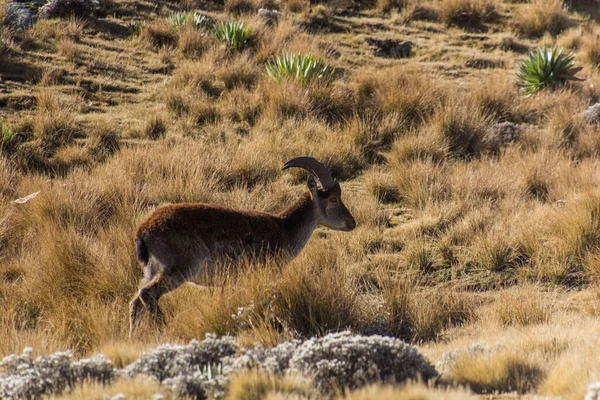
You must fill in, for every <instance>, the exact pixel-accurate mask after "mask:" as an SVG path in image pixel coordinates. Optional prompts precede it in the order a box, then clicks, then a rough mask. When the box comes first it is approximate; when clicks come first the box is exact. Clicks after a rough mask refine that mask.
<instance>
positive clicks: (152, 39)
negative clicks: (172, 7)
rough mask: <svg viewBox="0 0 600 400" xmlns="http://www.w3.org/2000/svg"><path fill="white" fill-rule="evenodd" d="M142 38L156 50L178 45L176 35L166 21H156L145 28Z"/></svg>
mask: <svg viewBox="0 0 600 400" xmlns="http://www.w3.org/2000/svg"><path fill="white" fill-rule="evenodd" d="M140 38H141V39H142V40H145V41H147V42H148V43H150V44H151V45H152V46H153V47H156V48H160V47H165V46H174V45H175V44H176V43H177V37H176V34H175V33H174V32H173V30H172V29H171V28H170V26H169V25H168V24H167V23H166V22H164V21H154V22H151V23H149V24H148V25H146V26H144V27H143V28H142V31H141V33H140Z"/></svg>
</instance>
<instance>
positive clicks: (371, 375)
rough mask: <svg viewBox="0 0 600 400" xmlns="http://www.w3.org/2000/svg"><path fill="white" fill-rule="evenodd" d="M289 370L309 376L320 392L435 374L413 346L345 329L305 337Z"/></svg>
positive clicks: (430, 376)
mask: <svg viewBox="0 0 600 400" xmlns="http://www.w3.org/2000/svg"><path fill="white" fill-rule="evenodd" d="M289 370H290V371H291V372H298V373H300V374H303V375H306V376H309V377H311V378H312V379H313V380H314V383H315V386H316V387H317V388H318V389H319V390H321V391H323V392H329V391H332V390H339V389H343V388H345V387H348V388H350V389H355V388H358V387H361V386H364V385H367V384H370V383H375V382H384V383H401V382H404V381H406V380H408V379H415V378H421V379H423V380H425V381H427V380H429V379H431V378H434V377H436V376H437V372H436V370H435V368H433V366H432V365H431V364H430V363H429V362H428V361H427V360H426V359H425V358H423V356H421V355H420V354H419V353H418V351H417V348H416V347H415V346H411V345H409V344H406V343H405V342H403V341H402V340H400V339H396V338H391V337H384V336H379V335H375V336H360V335H352V334H351V333H350V332H347V331H346V332H340V333H334V334H329V335H327V336H324V337H321V338H313V339H309V340H306V341H305V342H304V343H302V344H301V345H300V346H298V348H297V349H296V350H295V351H294V355H293V356H292V358H291V359H290V368H289Z"/></svg>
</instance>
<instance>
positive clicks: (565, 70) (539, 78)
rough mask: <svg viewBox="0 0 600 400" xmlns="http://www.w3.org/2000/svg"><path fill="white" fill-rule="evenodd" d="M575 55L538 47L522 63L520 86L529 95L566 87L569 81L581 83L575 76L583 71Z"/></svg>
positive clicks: (519, 74)
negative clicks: (562, 86)
mask: <svg viewBox="0 0 600 400" xmlns="http://www.w3.org/2000/svg"><path fill="white" fill-rule="evenodd" d="M574 59H575V54H573V53H567V54H566V53H565V52H564V50H563V49H562V48H561V49H557V48H556V47H553V48H552V49H548V48H547V47H546V46H545V45H544V47H538V49H537V50H536V51H530V52H529V55H528V57H527V59H526V60H523V61H521V64H520V65H519V72H518V76H517V79H518V85H519V86H520V87H521V90H523V92H525V93H526V94H528V95H531V94H535V93H537V92H539V91H540V90H542V89H546V88H552V87H556V86H561V85H564V84H565V83H566V82H568V81H580V80H581V79H579V78H578V77H576V76H575V74H576V73H577V72H579V71H580V70H581V67H576V66H575V63H574V62H573V60H574Z"/></svg>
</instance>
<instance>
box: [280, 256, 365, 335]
mask: <svg viewBox="0 0 600 400" xmlns="http://www.w3.org/2000/svg"><path fill="white" fill-rule="evenodd" d="M321 268H323V266H321ZM311 269H312V268H311ZM315 272H316V271H313V273H311V272H310V270H309V269H305V268H303V269H300V270H296V273H293V272H292V271H290V272H289V273H287V274H286V275H285V276H284V278H283V280H282V281H281V282H280V283H279V285H278V287H277V289H276V291H275V299H276V300H275V304H274V307H275V313H276V314H277V315H278V316H279V318H280V319H281V320H282V321H284V322H285V324H286V326H287V327H288V328H289V329H291V330H292V331H294V332H297V333H299V334H300V335H302V336H304V337H309V336H312V335H323V334H325V333H326V332H329V331H338V330H340V329H344V328H346V327H354V328H355V329H357V328H358V329H359V328H360V325H361V323H362V312H363V310H361V308H360V298H359V296H358V292H357V290H356V288H355V287H353V285H352V282H351V281H350V280H349V279H348V277H347V276H344V274H343V273H342V271H339V270H337V271H336V270H335V269H334V268H329V269H324V270H322V271H320V272H319V273H318V275H320V276H319V278H316V276H315V274H314V273H315ZM315 278H316V279H315Z"/></svg>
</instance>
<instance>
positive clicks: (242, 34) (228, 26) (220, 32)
mask: <svg viewBox="0 0 600 400" xmlns="http://www.w3.org/2000/svg"><path fill="white" fill-rule="evenodd" d="M212 32H213V37H214V38H215V39H217V40H218V41H219V42H222V43H224V44H225V45H226V46H227V47H228V48H229V49H230V50H235V51H242V50H244V49H246V48H248V47H250V45H252V39H253V38H254V35H253V34H252V28H244V23H243V22H235V21H231V22H223V23H220V24H217V25H215V27H214V28H213V31H212Z"/></svg>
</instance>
